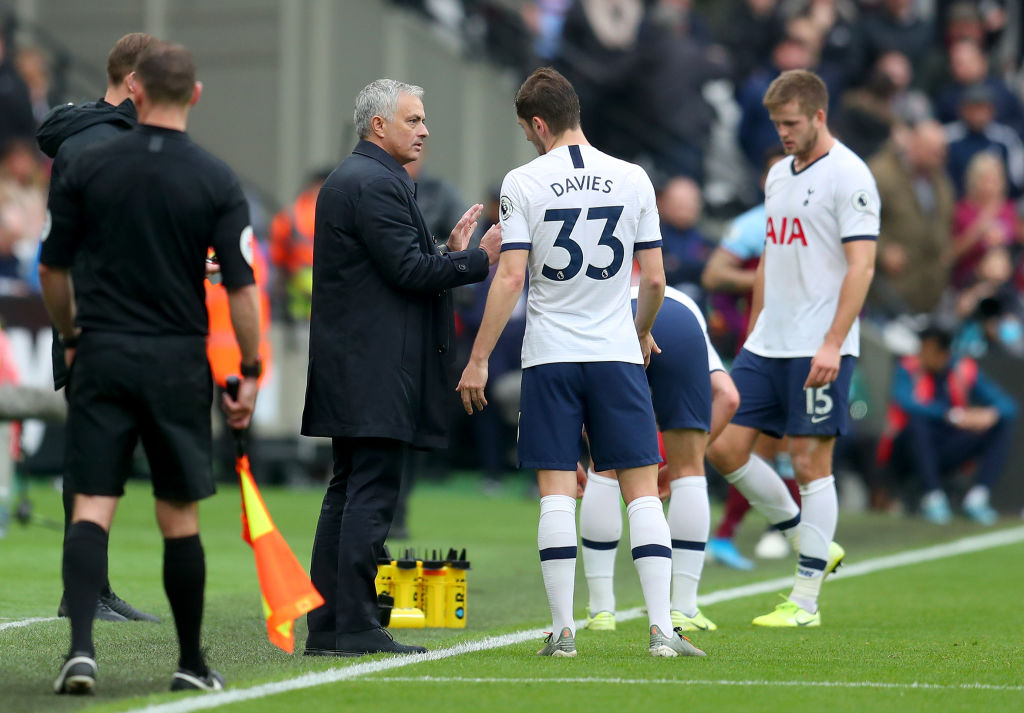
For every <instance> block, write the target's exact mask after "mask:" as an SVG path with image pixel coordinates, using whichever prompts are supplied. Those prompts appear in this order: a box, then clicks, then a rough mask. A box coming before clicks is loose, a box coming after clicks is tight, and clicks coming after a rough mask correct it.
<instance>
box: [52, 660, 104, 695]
mask: <svg viewBox="0 0 1024 713" xmlns="http://www.w3.org/2000/svg"><path fill="white" fill-rule="evenodd" d="M95 687H96V659H94V658H93V657H92V656H90V655H89V654H87V653H85V652H83V651H75V652H74V653H71V654H68V657H67V658H66V659H65V660H64V665H63V666H61V669H60V673H59V674H57V680H55V681H54V682H53V691H54V693H69V694H71V695H73V696H81V695H84V694H86V693H92V692H93V689H94V688H95Z"/></svg>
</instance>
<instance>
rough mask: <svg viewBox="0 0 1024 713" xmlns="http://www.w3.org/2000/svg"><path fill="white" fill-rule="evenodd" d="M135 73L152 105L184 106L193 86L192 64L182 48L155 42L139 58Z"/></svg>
mask: <svg viewBox="0 0 1024 713" xmlns="http://www.w3.org/2000/svg"><path fill="white" fill-rule="evenodd" d="M135 74H136V76H137V77H138V78H139V81H140V82H142V86H143V87H145V89H146V96H147V97H148V98H149V100H150V101H152V102H153V103H155V104H188V103H189V102H190V101H191V100H192V92H193V91H194V89H195V84H196V65H195V62H193V61H192V53H191V52H189V51H188V50H187V49H186V48H185V46H184V45H177V44H171V43H170V42H155V43H153V44H152V45H150V46H149V47H147V48H146V49H145V51H143V53H142V54H141V55H140V56H139V63H138V65H137V66H136V67H135Z"/></svg>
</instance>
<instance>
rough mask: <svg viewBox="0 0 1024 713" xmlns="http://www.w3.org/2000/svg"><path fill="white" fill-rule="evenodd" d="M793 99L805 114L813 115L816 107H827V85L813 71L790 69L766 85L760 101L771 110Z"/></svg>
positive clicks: (816, 109)
mask: <svg viewBox="0 0 1024 713" xmlns="http://www.w3.org/2000/svg"><path fill="white" fill-rule="evenodd" d="M794 99H795V100H796V101H797V103H798V104H799V105H800V109H801V111H803V113H804V114H805V115H806V116H814V115H815V114H816V113H817V111H818V109H822V110H827V109H828V87H826V86H825V82H823V81H822V80H821V77H819V76H818V75H817V74H815V73H814V72H809V71H807V70H806V69H790V70H788V71H785V72H783V73H782V74H780V75H779V76H777V77H776V78H775V79H774V81H772V83H771V84H770V85H768V91H766V92H765V93H764V100H763V101H762V103H763V104H764V106H765V108H766V109H767V110H768V111H772V110H773V109H778V108H779V107H782V106H783V105H785V104H789V103H790V102H791V101H793V100H794Z"/></svg>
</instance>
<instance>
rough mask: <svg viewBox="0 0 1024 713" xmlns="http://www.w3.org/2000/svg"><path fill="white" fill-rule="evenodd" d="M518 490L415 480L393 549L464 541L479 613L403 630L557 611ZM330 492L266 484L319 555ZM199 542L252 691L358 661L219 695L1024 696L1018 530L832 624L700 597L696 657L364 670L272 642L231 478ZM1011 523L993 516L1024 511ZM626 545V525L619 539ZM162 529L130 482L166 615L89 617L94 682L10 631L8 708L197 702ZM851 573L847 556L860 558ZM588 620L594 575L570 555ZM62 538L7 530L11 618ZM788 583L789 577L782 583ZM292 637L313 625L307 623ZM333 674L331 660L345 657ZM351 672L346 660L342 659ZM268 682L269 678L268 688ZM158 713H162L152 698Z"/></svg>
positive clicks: (468, 707)
mask: <svg viewBox="0 0 1024 713" xmlns="http://www.w3.org/2000/svg"><path fill="white" fill-rule="evenodd" d="M523 491H524V489H523V488H520V487H510V488H508V489H507V490H506V492H505V493H503V494H501V495H499V496H487V495H484V494H483V492H482V491H481V489H480V488H479V487H478V485H477V482H476V481H475V480H474V479H473V478H472V477H470V476H468V475H464V476H463V477H461V478H456V479H454V480H453V481H450V482H448V483H446V484H443V485H442V484H424V485H423V487H421V488H420V489H419V490H418V491H417V493H416V494H415V496H414V499H413V504H412V510H411V521H410V530H411V532H412V536H413V537H412V539H411V540H409V541H408V542H401V543H398V546H405V545H407V544H408V545H413V546H417V547H419V548H421V549H422V548H424V547H427V548H442V547H443V548H445V549H447V548H448V547H450V546H458V547H460V548H461V547H466V548H467V549H468V551H469V556H470V559H471V560H472V563H473V569H472V570H471V571H470V573H469V578H468V583H469V602H468V604H469V606H468V612H469V626H468V628H467V629H466V630H465V631H457V630H445V629H440V630H418V631H408V630H399V631H396V632H395V633H396V635H397V636H398V638H400V639H401V640H406V641H410V642H416V643H422V644H425V645H426V646H428V647H430V648H432V649H439V648H446V647H449V646H453V645H455V644H459V643H461V642H465V641H474V640H480V639H484V638H486V637H489V636H495V635H501V634H509V633H513V632H520V631H523V630H528V629H537V628H542V627H545V626H547V625H549V620H548V619H547V618H546V617H547V607H546V602H545V599H544V592H543V586H542V583H541V579H540V571H539V570H540V568H539V566H538V562H537V551H536V517H537V503H536V501H535V500H532V499H528V498H526V497H524V495H523ZM31 496H32V498H33V501H34V503H35V505H36V510H37V512H39V513H40V514H42V515H44V516H47V517H51V518H54V519H59V513H60V500H59V496H58V495H57V494H56V493H55V492H53V491H52V490H51V489H50V488H48V487H46V486H45V485H44V484H42V483H38V484H36V485H35V486H34V487H33V488H32V490H31ZM320 496H321V493H320V492H319V491H316V490H309V491H300V490H278V489H273V488H266V489H265V490H264V497H265V498H266V501H267V504H268V507H269V508H270V510H271V513H272V514H273V516H274V518H275V520H276V522H277V524H278V526H279V528H280V529H281V531H282V532H283V533H284V535H285V537H286V538H287V540H288V542H289V543H290V544H291V546H292V548H293V549H294V551H295V552H296V554H297V555H298V557H299V560H300V561H301V562H303V564H304V565H308V559H309V551H310V548H311V546H312V537H313V529H314V527H315V520H316V516H317V514H318V512H319V501H320ZM201 513H202V514H201V519H202V528H203V542H204V545H205V548H206V554H207V565H208V567H207V569H208V574H207V597H206V617H205V622H204V645H205V646H206V648H207V652H208V658H209V660H210V662H211V663H212V664H213V665H214V666H215V667H216V668H217V669H219V670H220V671H221V672H222V673H224V675H225V676H226V678H227V680H228V685H229V689H230V690H231V691H236V692H237V691H244V690H246V689H250V688H252V687H254V686H258V685H261V684H267V683H271V682H283V681H289V680H292V679H296V678H297V677H300V676H303V675H309V674H313V675H316V674H317V673H318V672H328V673H327V674H326V675H328V676H332V677H334V678H338V677H340V675H339V674H338V673H337V671H338V670H339V669H342V668H344V667H352V666H360V667H363V668H360V669H353V671H355V672H358V675H354V676H351V677H349V678H348V679H347V680H341V681H337V682H333V683H328V684H324V685H317V686H314V687H309V688H302V689H300V690H290V691H287V692H284V693H277V694H274V695H261V696H257V697H253V698H251V699H249V700H244V701H240V702H235V703H228V704H225V705H223V706H220V707H217V708H216V710H225V711H237V712H239V713H241V712H242V711H245V712H247V713H248V712H256V713H259V712H264V711H265V712H267V713H269V712H271V711H274V712H277V711H332V712H333V711H339V712H342V711H364V710H376V711H406V710H408V711H417V710H436V711H463V710H465V711H475V710H481V711H488V713H504V712H505V711H510V712H511V711H538V710H545V706H546V705H555V706H557V707H558V709H559V710H561V711H566V712H575V711H587V712H588V713H589V712H592V711H593V712H596V711H608V710H613V711H622V712H625V711H633V710H645V709H649V708H654V707H657V708H661V707H664V706H671V707H672V708H674V709H678V710H686V711H689V712H697V711H714V712H715V713H723V712H725V711H728V712H730V713H733V712H737V711H773V712H775V711H778V712H783V713H784V712H786V711H794V712H795V711H827V712H828V713H841V712H845V711H850V712H853V711H857V712H860V711H899V712H901V713H902V712H908V713H914V712H917V711H922V712H924V711H929V712H931V711H972V712H974V711H987V712H989V711H991V712H1002V711H1024V685H1022V684H1024V610H1022V607H1021V606H1020V604H1021V602H1022V601H1024V600H1022V590H1024V577H1022V575H1021V564H1022V562H1024V544H1022V543H1021V542H1020V541H1018V542H1017V543H1015V544H1008V545H1002V546H997V547H992V548H988V549H984V550H980V551H977V552H973V553H970V554H961V555H956V556H950V557H944V558H941V559H934V560H931V561H927V562H922V563H918V564H912V565H908V566H902V567H896V568H889V569H884V570H881V571H877V572H873V573H869V574H864V575H862V576H856V577H846V578H838V579H835V580H833V581H829V582H826V584H825V588H824V592H823V595H822V613H823V626H822V627H821V628H820V629H814V630H796V631H791V630H786V631H773V630H769V631H764V630H755V628H754V627H753V626H751V625H750V619H751V618H753V617H754V616H755V615H757V614H761V613H764V612H766V611H768V610H770V609H771V608H772V607H773V606H774V604H775V602H776V601H778V600H777V595H776V594H774V593H771V592H769V593H761V594H755V595H750V596H744V597H738V598H730V599H728V600H726V601H720V602H719V603H716V604H713V605H710V606H705V607H704V612H705V613H706V614H707V615H708V616H710V617H711V618H712V619H713V620H714V621H715V622H717V623H718V625H719V627H720V629H719V631H717V632H711V633H701V634H699V635H694V636H692V637H691V638H692V639H693V640H694V642H695V643H696V644H697V645H698V646H701V647H702V648H704V649H705V650H706V651H707V653H708V656H707V657H706V658H703V659H668V660H665V659H660V660H655V659H651V658H649V657H648V656H647V654H646V631H645V622H646V619H645V618H643V617H640V618H636V619H633V620H630V621H626V622H620V625H619V629H618V631H615V632H610V633H605V632H601V633H595V632H587V631H580V632H579V634H578V635H577V647H578V649H579V656H578V657H577V658H576V659H540V658H538V657H536V656H533V652H534V651H535V650H536V649H537V648H539V645H540V639H539V638H533V637H529V638H528V639H527V640H523V641H520V642H518V643H514V644H512V645H509V646H504V647H500V648H492V649H487V650H481V651H475V652H471V653H465V654H461V655H458V656H451V657H448V658H443V659H441V660H436V661H427V662H419V663H415V664H412V665H406V666H401V667H397V668H385V669H384V670H379V671H375V672H374V671H366V667H367V664H369V665H371V666H376V665H377V664H376V663H374V662H383V661H386V659H385V658H384V657H364V658H362V659H352V660H349V659H343V660H329V659H322V658H306V657H303V656H301V655H294V656H288V655H286V654H284V653H282V652H280V651H279V650H277V649H276V648H274V647H273V646H271V645H270V644H269V643H268V641H267V638H266V633H265V629H264V625H263V620H262V617H261V611H260V603H259V593H258V589H257V584H256V577H255V570H254V565H253V559H252V552H251V550H250V549H249V548H248V547H247V546H246V545H245V544H244V543H243V542H242V540H241V538H240V536H239V531H240V524H239V505H238V493H237V489H234V488H232V487H231V486H230V485H224V486H222V487H221V492H220V494H218V495H217V496H216V497H214V498H212V499H211V500H209V501H207V502H206V503H204V505H203V506H202V511H201ZM1019 525H1020V523H1019V522H1018V523H1013V522H1010V521H1004V522H1002V523H1001V524H1000V527H1002V528H1004V529H1006V528H1014V527H1015V526H1018V527H1019ZM760 528H761V525H760V523H759V520H758V518H757V516H756V515H751V517H750V518H749V520H748V522H747V523H746V524H745V526H744V530H743V532H742V533H741V537H740V538H739V544H740V546H741V549H744V550H745V551H747V552H749V551H750V550H751V549H752V546H753V542H754V541H755V540H756V538H757V536H758V534H759V530H760ZM989 531H991V530H985V529H983V528H980V527H978V526H975V525H972V524H970V523H967V522H965V521H957V522H955V523H954V524H953V525H951V526H949V527H945V528H937V527H934V526H930V525H927V524H925V523H923V522H920V521H918V520H914V519H910V518H892V517H889V516H885V515H877V514H867V513H853V514H850V513H843V514H842V515H841V517H840V524H839V535H838V539H839V540H840V541H841V542H842V543H843V544H844V546H845V547H846V549H847V552H848V559H847V561H848V562H850V563H858V562H866V561H870V560H872V559H874V558H876V557H879V556H882V555H888V554H892V553H897V552H903V551H908V550H914V549H918V548H922V547H926V546H929V545H934V544H937V543H942V542H947V541H952V540H957V539H959V538H963V537H966V536H971V535H977V534H980V533H983V532H989ZM627 539H628V536H627ZM620 550H621V551H620V559H619V563H618V578H617V583H616V587H617V594H618V597H619V608H620V609H627V608H630V607H636V606H638V605H640V604H641V597H640V592H639V586H638V584H637V581H636V576H635V572H634V570H633V567H632V563H631V562H630V561H629V558H628V553H627V551H626V548H625V546H623V547H622V548H620ZM160 557H161V542H160V537H159V534H158V532H157V529H156V525H155V523H154V517H153V509H152V498H151V496H150V495H149V493H148V487H147V486H145V485H134V486H132V487H130V488H129V493H128V496H127V497H125V498H124V500H123V501H122V504H121V507H120V510H119V512H118V516H117V518H116V520H115V527H114V531H113V533H112V536H111V558H110V575H111V581H112V582H113V584H114V586H115V588H116V590H117V591H118V593H119V594H121V595H122V596H124V597H125V598H126V599H128V600H129V601H131V602H132V603H134V604H136V605H138V606H140V607H142V608H144V609H146V610H148V611H152V612H154V613H156V614H158V615H159V616H161V617H162V618H163V620H164V621H163V623H161V624H159V625H153V624H142V623H140V624H106V623H102V622H100V623H97V626H96V646H97V660H98V663H99V679H98V683H97V693H96V695H94V696H90V697H86V698H84V699H69V698H66V697H62V696H61V697H58V696H55V695H54V694H53V693H52V692H51V688H50V686H51V683H52V679H53V676H54V675H55V674H56V672H57V669H58V668H59V665H60V662H61V660H62V657H63V654H64V653H65V652H66V649H67V640H68V632H67V623H66V622H65V621H63V620H61V621H45V622H37V623H33V624H29V625H27V626H23V627H18V628H6V629H4V630H2V631H0V711H4V712H5V713H37V712H39V713H41V712H43V711H46V712H51V711H54V712H59V711H82V710H88V711H111V712H113V711H135V710H141V709H143V708H145V707H146V706H149V705H159V704H164V703H168V702H174V701H177V702H184V701H188V700H189V697H188V696H182V695H171V694H169V693H167V692H166V687H167V685H168V683H169V681H170V675H171V673H172V672H173V669H174V667H175V660H176V651H177V647H176V643H175V637H174V627H173V624H172V623H171V621H170V611H169V609H168V607H167V603H166V600H165V598H164V594H163V589H162V585H161V583H160ZM792 569H793V563H792V560H786V561H782V562H768V563H766V562H760V563H759V564H758V567H757V569H756V570H755V571H754V572H749V573H741V572H734V571H731V570H726V569H724V568H723V567H721V566H718V565H716V564H712V563H709V564H708V565H707V567H706V569H705V577H704V581H703V584H702V592H704V593H711V592H716V591H722V590H724V589H728V588H732V587H737V586H741V585H744V584H751V583H755V582H760V581H764V580H768V579H772V578H776V577H785V576H787V575H790V574H791V573H792ZM850 569H852V567H851V568H850ZM577 572H578V583H577V593H576V603H577V615H578V616H583V615H584V613H585V611H584V610H585V604H586V587H585V583H584V581H583V577H582V563H580V564H579V566H578V568H577ZM60 588H61V584H60V533H59V532H56V531H53V530H47V529H45V528H41V527H37V526H30V527H28V528H21V527H18V526H16V525H15V526H13V529H12V530H11V531H10V533H9V534H8V537H7V538H5V539H3V540H0V625H2V624H5V623H9V622H12V621H16V620H20V619H25V618H28V617H52V616H54V614H55V611H56V606H57V601H58V599H59V597H60ZM778 591H780V592H786V591H788V588H787V587H779V589H778ZM296 628H297V631H296V634H297V636H296V639H297V648H298V649H299V650H300V651H301V646H302V642H303V641H304V639H305V624H304V622H303V621H300V622H298V624H297V627H296ZM332 672H333V673H332ZM344 675H349V674H344ZM264 690H267V691H270V690H272V689H264ZM158 710H159V709H158Z"/></svg>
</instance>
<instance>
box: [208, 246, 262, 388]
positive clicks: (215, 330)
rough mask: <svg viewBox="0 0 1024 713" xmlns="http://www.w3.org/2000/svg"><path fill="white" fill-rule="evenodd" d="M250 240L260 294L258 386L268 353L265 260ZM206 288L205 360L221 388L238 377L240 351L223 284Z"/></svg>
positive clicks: (210, 285)
mask: <svg viewBox="0 0 1024 713" xmlns="http://www.w3.org/2000/svg"><path fill="white" fill-rule="evenodd" d="M251 240H252V255H253V265H252V271H253V275H254V276H255V278H256V286H257V287H258V288H259V291H260V358H261V359H262V360H263V376H261V377H260V383H262V382H263V379H264V378H265V377H266V376H267V374H268V373H269V372H270V366H271V359H272V356H273V355H272V353H271V349H270V339H269V334H270V297H269V296H268V295H267V259H266V257H264V255H263V249H262V247H260V245H259V242H258V241H257V240H256V237H255V236H253V237H252V238H251ZM205 286H206V311H207V313H208V314H209V316H210V332H209V335H208V336H207V338H206V357H207V359H209V361H210V371H211V372H212V373H213V380H214V382H215V383H216V384H217V385H218V386H220V387H222V388H223V387H224V385H225V384H226V383H227V378H228V377H229V376H238V367H239V365H240V364H241V363H242V352H241V351H240V350H239V349H238V342H237V341H235V329H234V327H233V326H232V324H231V309H230V308H229V306H228V291H227V290H225V289H224V286H223V285H219V284H218V285H215V284H213V283H211V282H210V281H209V280H206V281H205Z"/></svg>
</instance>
